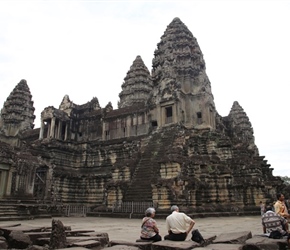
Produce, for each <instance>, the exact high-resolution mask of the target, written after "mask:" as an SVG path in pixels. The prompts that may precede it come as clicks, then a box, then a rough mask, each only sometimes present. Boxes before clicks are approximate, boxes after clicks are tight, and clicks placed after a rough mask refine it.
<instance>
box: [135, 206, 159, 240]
mask: <svg viewBox="0 0 290 250" xmlns="http://www.w3.org/2000/svg"><path fill="white" fill-rule="evenodd" d="M154 216H155V209H154V208H153V207H150V208H148V209H147V210H146V211H145V217H144V218H143V220H142V225H141V236H140V238H141V239H142V240H148V241H153V242H156V241H161V236H160V235H159V230H158V228H157V224H156V221H155V220H154V219H153V218H154Z"/></svg>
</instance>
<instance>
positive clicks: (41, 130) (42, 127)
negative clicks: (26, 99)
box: [39, 119, 44, 140]
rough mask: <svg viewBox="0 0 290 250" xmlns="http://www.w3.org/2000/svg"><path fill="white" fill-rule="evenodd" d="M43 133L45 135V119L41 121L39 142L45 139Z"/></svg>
mask: <svg viewBox="0 0 290 250" xmlns="http://www.w3.org/2000/svg"><path fill="white" fill-rule="evenodd" d="M43 133H44V121H43V119H41V121H40V132H39V140H42V139H43Z"/></svg>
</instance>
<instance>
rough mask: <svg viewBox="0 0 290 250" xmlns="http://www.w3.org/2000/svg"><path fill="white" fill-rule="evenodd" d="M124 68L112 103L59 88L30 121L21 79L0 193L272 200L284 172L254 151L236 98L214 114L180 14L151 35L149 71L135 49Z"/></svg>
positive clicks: (10, 109)
mask: <svg viewBox="0 0 290 250" xmlns="http://www.w3.org/2000/svg"><path fill="white" fill-rule="evenodd" d="M128 67H129V65H128ZM124 75H125V78H124V82H123V84H122V91H121V93H120V94H119V97H120V101H119V103H118V109H113V107H112V105H111V103H110V102H109V103H108V105H107V106H105V107H101V106H100V105H99V102H98V99H97V98H96V97H94V98H93V99H92V100H91V101H89V102H88V103H85V104H81V105H79V104H76V103H73V102H72V101H70V98H69V96H68V95H65V96H64V98H63V100H62V101H61V100H60V101H61V103H60V105H59V107H58V108H55V107H52V106H50V107H47V108H45V109H44V110H43V111H42V113H41V126H40V128H36V129H35V128H34V119H35V115H34V107H33V101H32V94H33V93H30V90H29V87H28V84H27V82H26V81H25V80H21V81H20V82H19V83H18V84H17V85H16V87H15V88H14V89H13V90H12V92H11V94H10V95H9V96H8V98H7V100H6V102H5V103H4V106H3V108H2V110H1V117H0V198H1V199H7V198H9V197H10V198H13V197H16V198H17V197H21V199H24V198H25V197H27V198H30V199H31V198H33V199H37V200H39V201H42V202H47V203H49V202H51V203H53V202H57V201H61V202H62V203H63V204H84V205H86V206H88V207H105V208H107V209H111V208H112V207H113V206H115V204H117V203H118V204H122V202H127V201H136V202H138V201H148V202H154V204H155V206H156V207H157V208H158V209H159V210H166V209H168V208H169V207H170V206H171V205H172V204H178V205H179V206H183V207H187V208H189V209H191V210H192V211H196V212H199V211H212V209H214V208H219V209H222V208H225V209H226V208H228V207H229V206H233V205H234V206H237V207H239V208H240V209H244V210H247V209H251V208H253V207H255V208H256V207H257V206H258V204H259V202H260V201H261V200H263V201H265V200H267V199H274V197H275V194H276V192H277V190H278V189H279V188H281V185H283V181H282V180H281V179H280V177H275V176H273V173H272V171H273V168H271V167H270V164H268V163H267V160H265V157H264V156H260V155H259V151H258V148H257V146H256V145H255V139H254V135H253V128H252V125H251V123H250V121H249V118H248V116H247V114H246V113H245V111H244V110H243V108H242V107H241V106H240V105H239V103H238V102H237V101H235V102H233V105H232V108H231V110H230V111H229V114H228V116H225V117H222V116H220V115H219V113H218V111H217V110H216V107H215V103H214V98H213V94H212V91H211V83H210V81H209V79H208V76H207V74H206V67H205V62H204V59H203V54H202V52H201V50H200V47H199V45H198V43H197V40H196V38H195V37H194V36H193V35H192V33H191V32H190V31H189V29H188V28H187V27H186V26H185V24H183V22H182V21H181V20H180V19H179V18H175V19H174V20H173V21H172V22H171V23H170V24H169V25H168V27H167V28H166V30H165V32H164V34H163V35H162V37H161V41H160V42H159V43H158V44H157V49H156V50H155V51H154V58H153V62H152V70H151V73H150V71H149V70H148V68H147V67H146V66H145V64H144V62H143V61H142V58H141V57H140V56H137V57H136V59H135V60H134V61H133V64H132V66H131V67H130V68H129V71H128V72H127V75H126V73H125V72H124ZM64 94H65V93H64ZM227 98H229V97H227Z"/></svg>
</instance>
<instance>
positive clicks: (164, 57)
mask: <svg viewBox="0 0 290 250" xmlns="http://www.w3.org/2000/svg"><path fill="white" fill-rule="evenodd" d="M152 66H153V69H152V79H153V85H154V91H153V94H152V96H151V99H150V101H149V102H150V103H151V104H152V105H153V106H155V107H156V109H157V112H156V114H155V117H156V120H157V123H158V126H163V125H164V124H167V123H177V122H181V123H182V124H184V125H185V126H186V127H188V128H192V127H199V126H202V127H210V128H213V129H215V114H216V109H215V104H214V101H213V95H212V92H211V86H210V81H209V79H208V77H207V75H206V72H205V62H204V59H203V55H202V52H201V50H200V48H199V45H198V43H197V41H196V38H195V37H194V36H193V35H192V33H191V32H190V31H189V29H188V28H187V27H186V26H185V25H184V23H183V22H182V21H181V20H180V19H179V18H174V19H173V21H172V22H171V23H170V24H169V25H168V27H167V29H166V30H165V32H164V35H163V36H162V37H161V41H160V42H159V43H158V44H157V49H156V50H155V52H154V59H153V63H152Z"/></svg>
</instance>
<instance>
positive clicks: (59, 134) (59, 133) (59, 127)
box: [56, 120, 62, 139]
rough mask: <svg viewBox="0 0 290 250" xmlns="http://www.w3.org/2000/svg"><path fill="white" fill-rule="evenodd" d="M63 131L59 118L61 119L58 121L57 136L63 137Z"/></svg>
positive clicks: (58, 137)
mask: <svg viewBox="0 0 290 250" xmlns="http://www.w3.org/2000/svg"><path fill="white" fill-rule="evenodd" d="M61 132H62V121H61V120H59V121H58V130H57V136H56V138H57V139H61V138H62V137H61Z"/></svg>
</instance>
